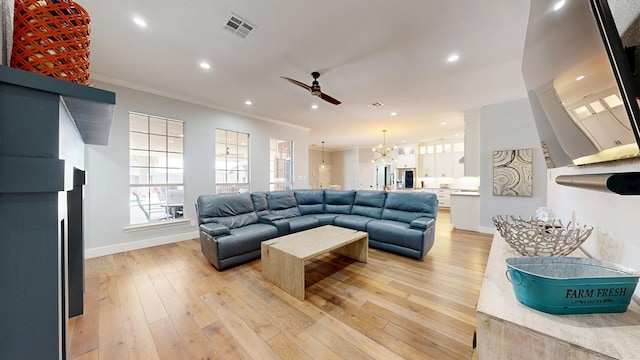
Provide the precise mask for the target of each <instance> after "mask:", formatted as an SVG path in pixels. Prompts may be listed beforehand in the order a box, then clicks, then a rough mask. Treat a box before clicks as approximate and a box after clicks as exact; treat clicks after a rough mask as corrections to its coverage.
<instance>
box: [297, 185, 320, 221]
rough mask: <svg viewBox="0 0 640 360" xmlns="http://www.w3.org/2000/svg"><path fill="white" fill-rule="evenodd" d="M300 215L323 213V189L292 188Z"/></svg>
mask: <svg viewBox="0 0 640 360" xmlns="http://www.w3.org/2000/svg"><path fill="white" fill-rule="evenodd" d="M294 193H295V196H296V201H297V203H298V209H300V213H301V214H302V215H308V214H323V213H324V189H305V190H294Z"/></svg>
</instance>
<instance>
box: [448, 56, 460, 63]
mask: <svg viewBox="0 0 640 360" xmlns="http://www.w3.org/2000/svg"><path fill="white" fill-rule="evenodd" d="M458 59H460V55H458V54H451V55H449V57H448V58H447V61H448V62H456V61H458Z"/></svg>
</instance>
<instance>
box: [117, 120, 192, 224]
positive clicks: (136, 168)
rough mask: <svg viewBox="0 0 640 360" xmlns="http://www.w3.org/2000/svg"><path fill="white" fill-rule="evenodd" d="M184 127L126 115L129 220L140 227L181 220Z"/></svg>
mask: <svg viewBox="0 0 640 360" xmlns="http://www.w3.org/2000/svg"><path fill="white" fill-rule="evenodd" d="M183 130H184V123H183V122H182V121H178V120H171V119H166V118H161V117H157V116H151V115H144V114H136V113H129V216H130V223H131V224H141V223H147V222H155V221H161V220H170V219H176V218H180V217H182V216H183V208H184V207H183V205H184V184H183V141H184V131H183Z"/></svg>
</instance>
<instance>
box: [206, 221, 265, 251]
mask: <svg viewBox="0 0 640 360" xmlns="http://www.w3.org/2000/svg"><path fill="white" fill-rule="evenodd" d="M276 236H278V230H277V229H276V228H275V227H273V226H271V225H268V224H260V223H258V224H251V225H247V226H243V227H241V228H237V229H232V230H231V234H230V235H227V236H221V237H219V238H217V239H216V241H217V243H218V256H219V257H220V259H225V258H228V257H231V256H236V255H240V254H244V253H247V252H250V251H254V250H259V249H260V243H261V242H263V241H265V240H269V239H272V238H274V237H276Z"/></svg>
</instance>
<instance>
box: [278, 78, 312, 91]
mask: <svg viewBox="0 0 640 360" xmlns="http://www.w3.org/2000/svg"><path fill="white" fill-rule="evenodd" d="M280 77H281V78H283V79H285V80H288V81H290V82H291V83H294V84H296V85H298V86H300V87H302V88H305V89H307V90H308V91H311V86H309V85H307V84H305V83H301V82H300V81H298V80H293V79H290V78H288V77H284V76H280Z"/></svg>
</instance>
